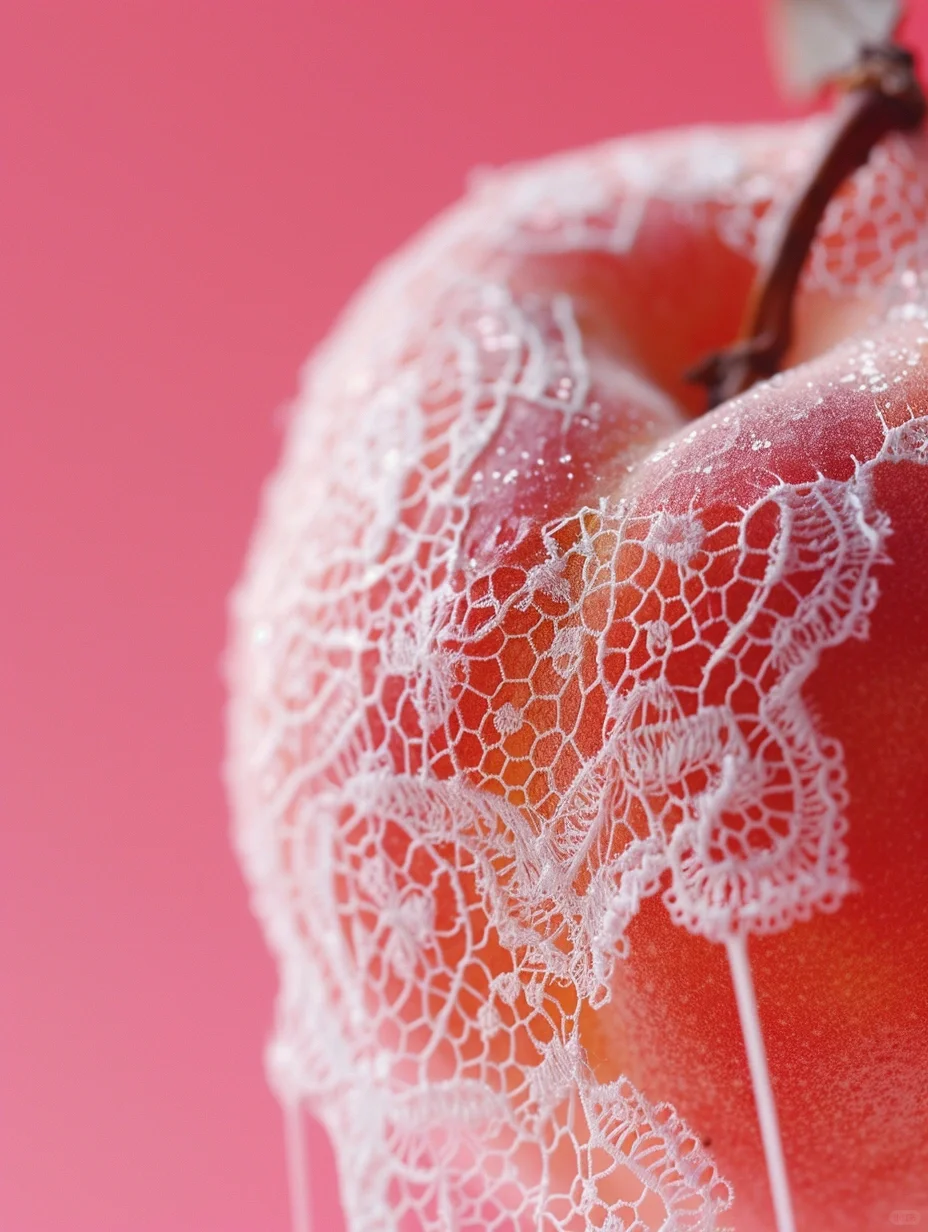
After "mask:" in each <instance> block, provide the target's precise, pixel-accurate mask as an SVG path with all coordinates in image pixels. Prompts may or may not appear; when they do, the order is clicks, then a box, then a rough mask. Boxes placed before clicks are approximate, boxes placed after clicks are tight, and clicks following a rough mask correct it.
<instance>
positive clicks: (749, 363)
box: [686, 46, 926, 410]
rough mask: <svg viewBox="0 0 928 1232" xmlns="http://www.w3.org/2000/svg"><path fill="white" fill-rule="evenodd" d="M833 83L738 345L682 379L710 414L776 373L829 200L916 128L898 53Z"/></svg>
mask: <svg viewBox="0 0 928 1232" xmlns="http://www.w3.org/2000/svg"><path fill="white" fill-rule="evenodd" d="M839 84H841V85H842V86H843V87H844V94H843V97H842V99H841V101H840V103H839V105H838V107H837V108H836V111H835V115H834V121H833V125H832V129H831V133H830V135H829V137H828V140H827V141H826V143H825V146H824V148H823V150H822V153H821V156H820V158H819V160H818V163H817V164H816V166H815V167H813V169H812V171H811V173H810V174H809V176H808V177H807V179H806V180H805V182H804V183H802V184H801V185H800V186H799V188H798V189H797V191H796V195H795V197H794V199H793V201H792V204H791V205H790V207H789V209H788V210H787V211H786V213H785V215H784V217H783V219H782V221H781V224H780V228H779V231H778V233H777V236H776V239H775V241H774V243H773V246H772V249H771V252H772V256H771V258H770V261H769V262H768V263H767V264H766V265H764V266H762V267H761V268H760V269H759V270H758V271H757V274H756V276H755V279H754V285H753V286H752V288H751V292H750V295H749V297H748V303H747V310H746V313H745V317H744V325H743V327H742V330H741V334H740V338H739V340H738V341H737V342H735V343H734V344H733V345H732V346H730V347H727V348H726V349H725V350H724V351H717V352H716V353H714V354H712V355H709V356H707V357H706V358H705V359H704V360H703V361H702V362H701V363H700V364H698V365H697V366H696V367H695V368H693V369H692V370H691V371H690V372H688V373H687V374H686V378H687V380H689V381H693V382H698V383H700V384H703V385H706V386H707V387H708V391H709V408H708V409H710V410H711V409H712V407H714V406H718V405H719V403H721V402H724V401H726V399H728V398H734V397H735V396H736V395H738V394H740V393H744V391H745V390H746V389H750V387H751V386H752V385H753V384H754V382H755V381H757V380H761V379H763V378H765V377H770V376H773V374H774V373H775V372H777V371H778V370H779V368H780V365H781V363H782V362H783V357H784V356H785V354H786V352H787V350H788V349H789V345H790V341H791V337H792V307H793V299H794V296H795V294H796V287H797V286H798V283H799V277H800V274H801V273H802V268H803V266H804V265H805V261H806V257H807V256H808V254H809V249H810V247H811V246H812V241H813V239H814V238H815V233H816V231H817V229H818V225H819V223H820V222H821V220H822V215H823V214H824V213H825V209H826V207H827V206H828V203H829V201H831V199H832V197H833V196H834V195H835V193H836V192H837V190H838V189H839V188H840V187H841V185H842V184H843V183H844V181H845V180H846V179H847V178H848V176H849V175H851V174H852V173H853V172H854V171H856V170H857V169H858V167H862V166H863V165H864V163H865V162H866V161H867V159H868V157H869V156H870V151H871V150H872V149H873V147H874V146H875V145H876V143H877V142H878V141H880V140H881V138H883V137H885V136H886V134H887V133H889V132H892V131H894V130H905V129H912V128H916V127H917V126H918V125H919V124H920V123H921V122H922V120H923V119H924V117H925V111H926V104H925V96H924V94H923V92H922V88H921V85H920V84H919V81H918V77H917V76H916V73H915V62H914V59H913V56H912V54H911V52H909V51H907V50H906V49H905V48H902V47H895V46H886V47H872V48H866V49H865V50H864V51H863V52H862V54H861V59H860V63H859V65H858V67H857V68H856V69H855V70H854V72H853V73H852V74H851V75H850V76H849V77H848V78H847V79H846V80H845V81H844V82H841V83H839Z"/></svg>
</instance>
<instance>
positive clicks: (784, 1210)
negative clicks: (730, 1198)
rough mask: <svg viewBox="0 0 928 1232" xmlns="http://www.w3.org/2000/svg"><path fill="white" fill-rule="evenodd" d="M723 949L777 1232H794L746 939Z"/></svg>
mask: <svg viewBox="0 0 928 1232" xmlns="http://www.w3.org/2000/svg"><path fill="white" fill-rule="evenodd" d="M725 947H726V949H727V950H728V965H729V967H730V969H731V980H732V984H733V985H734V988H735V1000H736V1001H737V1003H738V1017H739V1018H740V1020H741V1034H742V1036H743V1038H744V1048H745V1052H746V1053H747V1058H748V1069H749V1070H750V1072H751V1084H752V1086H753V1088H754V1104H755V1106H756V1108H757V1120H758V1123H759V1125H760V1136H761V1140H762V1142H763V1144H764V1158H765V1159H766V1162H767V1179H768V1180H769V1182H770V1195H771V1197H772V1199H773V1210H774V1215H775V1218H776V1224H777V1232H796V1222H795V1220H794V1218H793V1205H792V1200H791V1198H790V1190H789V1180H788V1179H787V1176H786V1161H785V1160H784V1158H783V1140H782V1138H781V1136H780V1123H779V1120H778V1118H777V1106H776V1101H775V1100H774V1098H773V1088H772V1087H771V1085H770V1067H769V1065H768V1064H767V1052H766V1049H765V1048H764V1037H763V1034H762V1032H761V1029H760V1015H759V1014H758V1012H757V997H756V996H755V993H754V978H753V976H752V975H751V962H750V959H749V958H748V946H747V940H746V939H745V938H744V937H729V939H728V940H727V941H726V943H725Z"/></svg>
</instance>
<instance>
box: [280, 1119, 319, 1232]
mask: <svg viewBox="0 0 928 1232" xmlns="http://www.w3.org/2000/svg"><path fill="white" fill-rule="evenodd" d="M283 1112H284V1139H285V1142H286V1150H287V1180H288V1181H289V1184H290V1225H291V1228H292V1232H312V1219H311V1218H310V1213H309V1164H308V1160H307V1157H306V1139H305V1135H304V1133H303V1119H302V1116H303V1114H302V1111H301V1109H300V1105H299V1103H298V1102H297V1101H295V1100H287V1101H286V1103H285V1104H284V1107H283Z"/></svg>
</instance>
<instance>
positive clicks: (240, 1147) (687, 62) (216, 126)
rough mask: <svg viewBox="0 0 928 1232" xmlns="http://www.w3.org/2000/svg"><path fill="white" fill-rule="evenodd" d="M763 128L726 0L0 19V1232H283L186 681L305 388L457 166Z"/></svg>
mask: <svg viewBox="0 0 928 1232" xmlns="http://www.w3.org/2000/svg"><path fill="white" fill-rule="evenodd" d="M926 16H928V15H926V14H925V12H924V10H923V8H919V9H917V11H916V14H915V17H914V19H913V22H912V26H911V29H912V35H913V38H914V41H915V42H916V43H917V44H918V45H921V46H928V20H926ZM783 112H784V108H783V107H782V105H781V104H780V103H779V102H778V100H777V96H776V91H775V89H774V86H773V83H772V81H771V78H770V74H769V72H768V69H767V65H766V60H765V53H764V45H763V29H762V14H761V0H650V2H646V0H586V2H584V3H577V0H495V2H494V0H363V2H362V0H325V2H323V0H293V2H292V3H290V2H281V0H274V2H270V3H266V4H263V5H258V4H257V3H243V2H238V3H236V2H233V0H225V2H224V3H223V2H222V0H215V2H213V3H207V2H205V0H157V2H154V0H153V2H151V3H147V2H146V3H143V2H141V0H90V2H86V0H85V2H83V3H78V2H75V3H64V2H59V3H43V2H42V0H5V3H4V5H3V12H2V15H0V393H2V425H3V426H2V448H0V468H2V475H0V494H2V495H0V500H2V511H0V536H2V540H0V562H2V571H0V585H2V592H0V646H2V651H0V663H2V676H0V716H2V731H0V806H2V816H0V1229H3V1232H46V1230H47V1232H155V1230H157V1232H162V1230H163V1232H245V1230H255V1232H285V1229H286V1228H287V1224H288V1217H287V1199H286V1186H285V1177H284V1163H283V1160H284V1154H283V1144H282V1137H281V1128H280V1121H279V1117H278V1112H277V1108H276V1106H275V1104H274V1103H273V1101H272V1099H271V1097H270V1095H269V1094H268V1092H267V1090H266V1087H265V1083H264V1077H263V1073H262V1060H261V1058H262V1049H263V1045H264V1041H265V1038H266V1036H267V1033H268V1029H269V1025H270V1022H271V1006H272V998H273V995H274V987H275V977H274V972H273V970H272V966H271V963H270V960H269V959H268V957H267V955H266V952H265V949H264V945H263V942H262V940H261V938H260V935H259V932H258V929H257V927H256V925H255V924H254V922H253V920H252V919H251V917H250V915H249V911H248V904H247V899H246V894H245V890H244V887H243V884H242V882H241V880H240V878H239V875H238V871H237V868H236V866H235V863H234V861H233V858H232V855H231V853H230V849H229V845H228V841H227V826H228V823H227V810H226V803H225V800H224V797H223V792H222V788H221V782H220V764H221V760H222V755H223V735H222V710H223V687H222V681H221V671H220V658H221V654H222V646H223V640H224V630H225V601H226V594H227V592H228V590H229V588H230V586H231V585H232V583H233V581H234V579H235V577H236V574H237V572H238V569H239V565H240V562H241V560H242V556H243V552H244V548H245V543H246V540H247V536H248V532H249V528H250V525H251V522H252V518H253V515H254V512H255V508H256V502H257V495H258V490H259V485H260V483H261V481H262V479H263V477H264V476H265V474H266V473H267V472H268V471H269V469H270V468H271V466H272V464H273V462H274V459H275V457H276V455H277V451H278V448H279V443H280V424H281V415H280V414H279V410H280V408H281V407H282V406H283V405H284V404H285V403H286V402H287V400H288V399H289V398H290V397H291V396H292V394H293V393H294V391H295V388H296V379H297V370H298V368H299V366H300V364H301V362H302V360H303V358H304V357H305V355H306V354H307V353H308V352H309V351H310V349H311V348H312V347H313V346H314V345H315V344H316V342H317V341H318V340H319V339H320V338H321V337H322V336H323V334H324V333H325V331H326V330H327V328H328V327H329V325H330V323H331V321H332V319H333V317H334V316H335V314H336V313H337V312H338V311H339V309H340V308H341V307H342V305H343V304H344V303H345V301H346V299H347V297H348V296H349V295H350V294H351V292H352V291H353V290H354V289H355V288H356V287H357V286H358V285H359V284H360V283H361V282H362V280H363V279H364V277H365V275H366V274H367V272H368V271H369V269H370V268H371V266H372V265H373V264H374V263H375V262H376V261H378V260H379V259H380V258H381V257H383V256H384V255H385V254H387V253H388V252H389V251H390V250H391V249H393V248H394V247H395V246H396V245H397V244H398V243H400V242H401V241H402V240H404V239H406V237H407V236H408V235H410V233H412V232H413V231H415V230H416V229H417V228H418V227H419V226H421V224H422V223H424V222H425V221H426V220H427V219H428V218H429V217H430V216H431V215H432V214H433V213H435V211H436V210H438V209H440V208H441V207H442V206H444V205H446V204H447V203H449V202H451V201H452V200H453V199H454V198H455V197H456V196H457V195H458V194H459V193H460V191H461V188H462V185H463V183H464V179H465V176H466V174H467V172H468V170H469V169H470V168H472V167H474V166H475V165H477V164H481V163H484V164H486V163H500V162H505V161H507V160H510V159H515V158H529V157H534V156H536V155H540V154H544V153H545V152H547V151H551V150H554V149H558V148H561V147H564V146H569V145H573V144H577V143H582V142H588V141H592V140H597V139H600V138H604V137H608V136H610V135H613V134H617V133H622V132H627V131H630V130H633V129H637V128H648V127H656V126H664V125H669V124H680V123H686V122H690V121H694V120H703V119H705V120H714V121H717V120H745V119H751V118H766V117H771V116H777V115H780V114H783ZM313 1146H314V1148H315V1149H316V1150H317V1151H318V1152H319V1161H318V1163H317V1173H318V1175H317V1179H316V1195H315V1205H316V1213H317V1221H318V1223H317V1226H318V1228H319V1229H321V1230H324V1232H335V1230H336V1229H337V1228H338V1227H339V1226H340V1221H339V1216H338V1214H337V1199H336V1197H335V1192H334V1181H333V1179H332V1165H331V1160H330V1159H329V1158H328V1156H327V1155H326V1153H325V1146H324V1143H323V1142H322V1141H321V1137H317V1139H316V1140H315V1141H314V1143H313Z"/></svg>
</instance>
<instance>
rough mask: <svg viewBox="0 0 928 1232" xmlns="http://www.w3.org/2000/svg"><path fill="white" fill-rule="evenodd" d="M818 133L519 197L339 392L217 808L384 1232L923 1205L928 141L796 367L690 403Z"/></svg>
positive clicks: (294, 500) (354, 340) (709, 1224)
mask: <svg viewBox="0 0 928 1232" xmlns="http://www.w3.org/2000/svg"><path fill="white" fill-rule="evenodd" d="M822 132H823V130H822V127H821V125H820V124H819V122H817V121H813V122H810V123H807V124H803V125H798V126H791V125H786V126H781V127H769V128H753V129H746V130H733V131H718V130H709V129H699V130H692V131H688V132H681V133H672V134H664V135H658V136H655V137H651V138H646V139H640V140H631V141H620V142H615V143H611V144H608V145H606V146H603V147H599V148H596V149H593V150H589V151H583V152H580V153H576V154H570V155H567V156H564V157H560V158H556V159H553V160H550V161H548V162H544V163H541V164H538V165H534V166H530V167H526V168H516V169H514V170H507V171H504V172H501V173H499V174H493V175H490V176H488V177H486V178H485V179H483V180H481V182H480V183H479V184H477V185H476V186H475V188H474V190H473V192H472V194H471V195H470V197H469V198H468V199H467V200H466V201H465V202H464V203H463V204H462V205H461V206H459V207H457V208H456V209H454V210H452V211H451V212H450V213H449V214H448V215H446V216H445V217H444V218H442V219H441V220H439V221H438V222H437V223H436V224H435V225H434V226H433V227H431V228H430V229H429V230H428V231H427V232H426V233H425V234H424V235H423V236H422V237H420V238H418V239H417V240H416V241H414V242H413V243H412V244H411V245H410V246H409V248H408V249H407V250H406V251H405V252H403V253H402V254H401V255H400V256H399V257H397V258H395V259H394V260H392V261H391V262H389V263H388V264H387V265H386V266H385V267H384V269H383V270H382V271H380V273H378V275H377V276H376V277H375V278H374V280H373V282H372V283H371V285H370V286H369V287H368V288H367V289H366V290H365V291H364V292H363V293H362V295H361V296H360V297H359V299H358V300H357V302H356V303H355V305H354V306H353V307H352V308H351V310H350V311H349V313H348V315H347V317H346V319H345V320H344V321H343V323H342V324H341V326H340V328H339V329H338V330H337V331H336V333H335V334H334V336H333V338H332V340H331V341H330V342H329V343H328V344H327V346H326V348H325V350H324V351H323V353H322V354H321V355H320V356H318V357H317V358H316V360H315V361H314V362H313V364H312V366H311V368H310V369H309V371H308V373H307V379H306V383H305V389H304V392H303V393H302V395H301V397H300V400H299V405H298V407H297V411H296V414H295V415H294V417H293V420H292V423H291V427H290V432H289V439H288V442H287V448H286V451H285V456H284V459H283V462H282V465H281V468H280V471H279V473H278V475H277V476H276V478H275V479H274V481H273V483H272V485H271V487H270V488H269V490H268V493H267V499H266V502H265V506H264V511H263V515H262V518H261V521H260V525H259V529H258V532H257V535H256V537H255V540H254V544H253V547H252V551H251V557H250V561H249V566H248V570H247V574H246V578H245V581H244V583H243V585H242V586H241V588H240V590H239V591H238V594H237V596H236V600H235V606H234V638H233V647H232V651H231V655H230V677H231V683H232V693H233V701H232V708H231V722H230V731H231V755H230V763H229V774H230V783H231V785H232V789H233V795H234V800H235V805H236V810H237V838H238V843H239V848H240V851H241V853H242V857H243V860H244V863H245V866H246V869H247V871H248V875H249V877H250V879H251V882H252V885H253V887H254V891H255V896H256V904H257V909H258V911H259V913H260V914H261V917H262V919H263V921H264V923H265V926H266V928H267V932H268V936H269V939H270V942H271V944H272V946H273V947H274V949H275V952H276V953H277V955H278V958H279V961H280V968H281V979H282V983H281V993H280V1003H279V1013H278V1027H277V1032H276V1038H275V1044H274V1047H273V1049H272V1052H271V1065H272V1071H273V1074H274V1078H275V1082H276V1083H277V1085H278V1088H279V1090H280V1091H281V1094H282V1095H283V1097H284V1098H285V1100H286V1101H287V1102H288V1103H289V1104H291V1105H293V1106H296V1105H298V1104H300V1103H303V1102H306V1103H307V1104H308V1105H309V1106H311V1107H312V1108H313V1109H314V1110H315V1111H316V1113H317V1114H318V1115H319V1116H320V1117H321V1119H322V1120H323V1121H324V1122H325V1123H326V1125H327V1126H328V1128H329V1131H330V1133H331V1135H332V1138H333V1142H334V1145H335V1150H336V1155H337V1158H338V1162H339V1168H340V1174H341V1180H342V1188H343V1198H344V1202H345V1208H346V1213H347V1217H348V1222H349V1226H350V1227H351V1228H352V1229H362V1228H363V1229H368V1228H374V1227H377V1228H386V1227H388V1226H389V1227H397V1228H402V1229H407V1228H412V1227H421V1228H427V1229H430V1230H434V1232H438V1230H439V1229H441V1230H444V1229H450V1228H455V1229H461V1230H462V1232H463V1230H464V1229H467V1230H475V1229H484V1228H486V1229H494V1230H497V1229H498V1230H502V1229H509V1228H512V1229H515V1228H518V1229H523V1228H525V1229H528V1228H531V1229H535V1228H537V1229H544V1230H545V1232H548V1230H549V1229H550V1230H551V1232H554V1230H555V1229H557V1230H558V1232H566V1230H570V1232H573V1230H574V1229H581V1228H597V1229H610V1232H617V1230H618V1229H631V1228H634V1229H635V1230H636V1232H643V1230H644V1229H658V1228H660V1229H665V1230H669V1229H694V1230H695V1229H710V1228H716V1227H722V1226H725V1227H734V1228H736V1229H737V1230H738V1232H760V1230H761V1229H774V1228H779V1229H781V1232H782V1230H783V1229H786V1228H787V1227H789V1226H791V1220H792V1218H793V1215H794V1217H795V1226H796V1227H797V1228H798V1229H800V1232H826V1230H827V1232H838V1230H840V1229H855V1230H858V1229H862V1228H877V1227H881V1226H884V1225H885V1224H886V1221H887V1220H888V1219H889V1218H890V1217H891V1215H892V1213H893V1212H894V1211H899V1210H904V1211H905V1210H913V1209H918V1210H920V1211H922V1210H924V1211H925V1212H926V1215H928V1197H926V1195H925V1189H924V1186H925V1178H928V824H926V821H928V816H926V815H928V756H926V752H925V747H926V745H925V741H926V733H928V468H926V465H925V463H926V462H928V316H926V311H925V309H924V307H923V301H922V296H921V278H920V274H921V269H922V266H923V265H928V260H926V258H925V256H924V254H923V252H922V250H921V249H920V248H919V247H918V245H917V242H916V241H917V236H918V234H919V231H920V229H921V228H922V227H924V225H925V223H926V217H928V152H926V148H925V146H924V144H923V142H922V140H921V139H920V138H903V137H892V138H890V139H888V140H887V141H885V142H884V143H883V144H882V145H881V146H879V147H878V148H877V149H876V150H875V151H874V153H873V155H872V157H871V159H870V162H869V164H868V166H867V167H865V168H864V169H863V170H862V171H861V172H859V173H858V174H857V175H856V176H855V177H854V178H853V179H852V180H851V181H850V182H849V183H848V184H847V185H845V187H844V188H843V189H842V190H841V192H840V193H839V195H838V197H837V198H836V199H835V200H834V201H833V202H832V204H831V205H830V206H829V209H828V212H827V214H826V217H825V220H824V223H823V226H822V228H821V231H820V233H819V236H818V238H817V240H816V242H815V245H814V247H813V250H812V252H811V256H810V259H809V263H808V266H807V269H806V273H805V276H804V279H803V283H802V286H801V289H800V293H799V296H798V298H797V301H796V311H795V319H796V331H795V344H794V349H793V353H792V354H791V355H790V356H789V357H788V361H787V370H786V371H784V372H783V373H782V374H781V375H780V376H778V377H776V378H774V379H773V380H772V381H770V382H769V383H766V384H762V385H758V386H756V387H755V388H754V389H752V390H751V391H750V392H749V393H747V394H745V395H744V396H742V397H740V398H737V399H734V400H732V401H729V402H727V403H724V404H723V405H721V406H720V407H718V408H717V409H716V410H715V411H713V412H711V413H709V414H706V415H701V414H700V411H701V395H700V393H699V391H697V390H694V389H693V388H692V387H691V386H688V385H687V384H686V383H685V382H684V380H683V375H682V374H683V373H684V372H685V371H686V370H687V369H688V368H689V367H691V366H692V365H693V364H694V363H695V362H696V361H698V360H699V359H700V358H701V357H702V356H703V355H704V354H705V353H706V352H709V351H712V350H713V349H718V348H720V347H723V346H725V345H726V344H727V343H729V342H730V341H731V340H732V338H733V337H734V336H735V335H736V333H737V330H738V326H739V323H740V320H741V318H742V315H743V312H744V307H745V300H746V297H747V295H748V291H749V288H750V286H751V283H752V279H753V277H754V274H755V271H756V265H757V262H758V260H759V259H760V257H761V256H762V255H763V253H764V251H765V243H766V239H765V237H767V236H769V233H770V226H771V224H772V222H774V221H775V220H776V218H777V216H778V213H779V212H780V211H782V209H783V208H784V207H785V205H786V203H787V202H788V199H789V193H790V189H791V188H792V186H793V185H794V184H795V183H796V182H797V179H798V178H799V177H800V175H801V174H802V173H803V171H804V170H805V168H806V167H807V165H808V163H809V160H810V159H811V158H812V157H813V156H814V153H815V150H816V147H817V143H818V142H820V140H821V138H822ZM859 331H862V332H859ZM736 988H737V989H738V991H739V993H740V996H741V1003H740V1012H739V1003H738V1000H737V999H736V991H735V990H736ZM755 997H756V1002H755V1000H754V998H755ZM755 1006H756V1016H755V1017H752V1015H753V1014H754V1010H755ZM752 1024H753V1028H756V1030H755V1031H754V1034H753V1035H752ZM746 1047H753V1050H754V1051H753V1058H752V1064H751V1065H750V1066H749V1061H748V1053H747V1051H746ZM761 1124H763V1125H764V1126H765V1132H766V1135H767V1142H766V1149H765V1145H764V1143H762V1133H761ZM781 1165H782V1168H781ZM771 1192H773V1193H774V1194H775V1195H777V1196H776V1199H775V1202H776V1206H777V1209H776V1212H775V1211H774V1202H773V1201H772V1199H771ZM790 1212H792V1213H793V1214H791V1213H790ZM635 1220H637V1221H638V1222H635ZM390 1221H393V1222H390Z"/></svg>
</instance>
